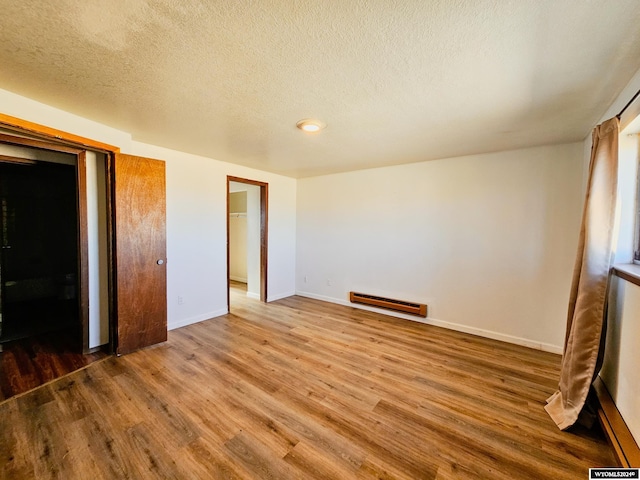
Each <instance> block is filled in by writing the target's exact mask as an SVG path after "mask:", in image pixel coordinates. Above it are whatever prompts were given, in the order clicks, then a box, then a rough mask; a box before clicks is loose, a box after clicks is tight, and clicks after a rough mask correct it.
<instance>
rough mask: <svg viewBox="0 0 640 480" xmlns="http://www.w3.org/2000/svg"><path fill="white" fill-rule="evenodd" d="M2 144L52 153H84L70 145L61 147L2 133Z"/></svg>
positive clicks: (0, 135) (0, 139)
mask: <svg viewBox="0 0 640 480" xmlns="http://www.w3.org/2000/svg"><path fill="white" fill-rule="evenodd" d="M0 142H1V143H7V144H9V145H19V146H24V147H30V148H37V149H38V150H49V151H52V152H60V153H70V154H72V155H77V154H78V153H80V152H82V151H84V149H83V148H79V147H71V146H68V145H61V144H58V143H51V142H45V141H42V140H35V139H33V138H26V137H16V136H13V135H5V134H3V133H0Z"/></svg>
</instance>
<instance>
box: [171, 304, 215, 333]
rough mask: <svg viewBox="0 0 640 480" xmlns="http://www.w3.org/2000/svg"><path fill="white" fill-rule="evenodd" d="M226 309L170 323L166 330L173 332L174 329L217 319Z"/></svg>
mask: <svg viewBox="0 0 640 480" xmlns="http://www.w3.org/2000/svg"><path fill="white" fill-rule="evenodd" d="M226 314H227V309H226V308H224V309H221V310H216V311H215V312H209V313H203V314H202V315H196V316H195V317H191V318H185V319H183V320H178V321H176V322H170V323H168V324H167V330H175V329H176V328H180V327H186V326H187V325H191V324H194V323H198V322H203V321H205V320H209V319H211V318H215V317H219V316H220V315H226Z"/></svg>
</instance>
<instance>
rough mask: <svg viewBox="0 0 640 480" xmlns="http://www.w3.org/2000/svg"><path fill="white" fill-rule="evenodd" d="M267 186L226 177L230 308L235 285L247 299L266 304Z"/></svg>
mask: <svg viewBox="0 0 640 480" xmlns="http://www.w3.org/2000/svg"><path fill="white" fill-rule="evenodd" d="M267 205H268V184H266V183H264V182H257V181H254V180H248V179H243V178H238V177H231V176H229V177H227V305H228V308H229V310H230V309H231V302H232V298H233V297H232V296H231V295H230V293H229V292H230V290H231V288H232V282H233V285H234V287H235V289H238V288H241V289H244V290H246V296H247V297H249V298H254V299H258V300H260V301H262V302H266V301H267Z"/></svg>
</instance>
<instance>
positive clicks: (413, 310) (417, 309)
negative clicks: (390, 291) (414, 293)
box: [349, 292, 427, 317]
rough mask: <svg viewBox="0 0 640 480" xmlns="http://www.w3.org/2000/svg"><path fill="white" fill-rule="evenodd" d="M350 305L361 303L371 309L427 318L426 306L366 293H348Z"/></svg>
mask: <svg viewBox="0 0 640 480" xmlns="http://www.w3.org/2000/svg"><path fill="white" fill-rule="evenodd" d="M349 300H350V301H351V303H361V304H362V305H369V306H371V307H378V308H386V309H387V310H395V311H396V312H402V313H408V314H410V315H416V316H418V317H426V316H427V306H426V305H424V304H422V303H413V302H406V301H404V300H394V299H393V298H385V297H377V296H375V295H367V294H366V293H357V292H349Z"/></svg>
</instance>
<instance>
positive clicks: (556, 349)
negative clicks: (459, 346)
mask: <svg viewBox="0 0 640 480" xmlns="http://www.w3.org/2000/svg"><path fill="white" fill-rule="evenodd" d="M296 295H300V296H301V297H307V298H313V299H315V300H321V301H323V302H329V303H335V304H338V305H344V306H346V307H352V308H358V309H360V310H368V311H369V312H376V313H381V314H383V315H388V316H390V317H396V318H402V319H404V320H411V321H412V322H418V323H425V324H427V325H434V326H436V327H442V328H447V329H449V330H455V331H457V332H463V333H469V334H471V335H476V336H478V337H484V338H491V339H492V340H499V341H501V342H506V343H512V344H515V345H521V346H523V347H529V348H534V349H536V350H542V351H543V352H550V353H557V354H559V355H562V351H563V349H562V347H560V346H557V345H552V344H550V343H543V342H537V341H535V340H529V339H527V338H522V337H515V336H513V335H506V334H504V333H499V332H494V331H491V330H485V329H483V328H477V327H470V326H468V325H462V324H459V323H452V322H446V321H444V320H438V319H436V318H429V317H427V318H420V317H414V316H411V315H406V314H404V313H400V312H394V311H391V310H384V309H381V308H374V307H369V306H367V305H359V304H357V303H351V302H349V301H348V300H341V299H338V298H333V297H327V296H325V295H317V294H315V293H310V292H300V291H297V292H296Z"/></svg>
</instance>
